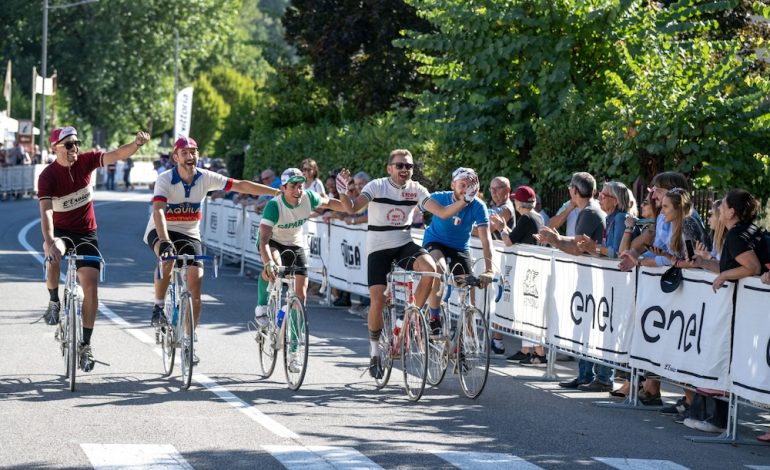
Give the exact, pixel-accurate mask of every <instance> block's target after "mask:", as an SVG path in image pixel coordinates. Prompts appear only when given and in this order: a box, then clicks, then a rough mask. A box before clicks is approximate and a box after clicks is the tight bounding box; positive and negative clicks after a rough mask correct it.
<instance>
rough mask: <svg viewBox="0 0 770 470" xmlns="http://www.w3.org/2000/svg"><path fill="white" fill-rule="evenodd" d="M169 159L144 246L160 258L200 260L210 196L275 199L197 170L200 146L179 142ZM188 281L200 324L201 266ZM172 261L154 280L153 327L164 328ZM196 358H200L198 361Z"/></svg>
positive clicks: (259, 188)
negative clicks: (183, 256) (194, 257)
mask: <svg viewBox="0 0 770 470" xmlns="http://www.w3.org/2000/svg"><path fill="white" fill-rule="evenodd" d="M171 158H172V159H173V161H174V164H175V165H176V166H175V167H174V168H172V169H170V170H168V171H165V172H163V173H161V174H160V175H158V179H157V181H156V182H155V188H154V194H153V197H152V216H151V217H150V220H149V221H148V222H147V228H146V229H145V232H144V242H145V243H147V245H148V246H149V247H150V248H151V249H152V250H153V252H154V253H155V255H156V256H161V255H170V254H174V253H179V254H188V255H202V254H203V247H202V245H201V234H200V222H201V217H202V213H201V208H202V204H201V203H202V202H203V200H204V199H205V198H206V193H208V192H209V191H217V190H224V191H238V192H240V193H245V194H252V195H255V196H262V195H271V196H274V195H275V194H276V189H274V188H271V187H269V186H265V185H262V184H257V183H253V182H251V181H243V180H235V179H232V178H228V177H226V176H223V175H220V174H219V173H215V172H213V171H209V170H204V169H201V168H198V158H199V154H198V143H197V142H195V140H194V139H192V138H188V137H180V138H179V139H178V140H177V141H176V143H175V144H174V152H173V154H172V155H171ZM188 264H190V268H189V270H188V271H187V282H188V287H189V288H190V292H191V293H192V297H193V317H194V318H195V325H197V324H198V319H199V318H200V312H201V284H202V279H203V265H202V263H198V262H196V263H188ZM171 267H172V265H171V262H166V263H164V266H163V271H164V273H163V276H162V277H161V278H158V277H157V276H156V278H155V305H154V306H153V309H152V325H153V326H159V325H161V324H162V323H163V322H164V321H165V319H166V317H165V315H163V303H164V299H163V298H164V296H165V295H166V289H168V285H169V282H171V277H170V275H169V274H170V272H171ZM196 359H197V358H196Z"/></svg>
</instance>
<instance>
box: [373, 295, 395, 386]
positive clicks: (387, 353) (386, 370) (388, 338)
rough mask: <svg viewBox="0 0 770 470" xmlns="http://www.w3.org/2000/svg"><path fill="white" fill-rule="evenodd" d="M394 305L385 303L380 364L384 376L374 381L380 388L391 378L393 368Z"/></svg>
mask: <svg viewBox="0 0 770 470" xmlns="http://www.w3.org/2000/svg"><path fill="white" fill-rule="evenodd" d="M391 315H392V307H391V306H390V305H385V307H384V308H383V309H382V331H380V347H379V354H380V366H381V367H382V377H380V378H379V379H378V378H377V377H375V378H374V383H375V385H376V386H377V388H378V389H380V388H383V387H384V386H385V385H387V384H388V380H390V373H391V371H392V370H393V349H394V348H393V340H392V337H393V334H394V331H393V317H392V316H391Z"/></svg>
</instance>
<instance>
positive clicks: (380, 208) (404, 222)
mask: <svg viewBox="0 0 770 470" xmlns="http://www.w3.org/2000/svg"><path fill="white" fill-rule="evenodd" d="M413 168H414V160H413V158H412V154H411V153H410V152H409V150H405V149H397V150H394V151H392V152H391V153H390V158H389V160H388V165H387V171H388V174H389V175H390V176H389V177H387V178H378V179H375V180H373V181H370V182H369V183H367V185H366V186H364V189H363V190H362V191H361V195H360V196H358V198H357V199H356V200H355V203H354V204H353V210H352V212H356V211H358V210H360V209H362V208H363V207H365V206H366V205H367V204H368V205H369V230H368V232H367V235H366V249H367V253H368V257H367V263H368V273H367V274H368V283H369V296H370V297H371V302H372V303H371V307H370V308H369V321H368V326H369V345H370V357H371V359H370V361H369V374H370V375H371V376H372V377H374V378H381V377H382V364H381V360H380V350H379V340H380V334H381V333H382V309H383V308H384V307H385V287H386V283H387V275H388V273H389V272H390V267H391V264H392V263H393V262H394V261H395V262H397V263H398V264H399V266H401V267H402V268H404V269H409V270H416V271H426V272H435V271H436V263H435V261H433V258H431V256H430V255H429V254H428V252H427V251H425V249H424V248H422V247H421V246H420V245H418V244H416V243H414V241H412V235H411V227H412V213H413V209H414V207H415V206H417V207H418V208H419V209H420V210H427V211H429V212H431V213H433V214H435V215H437V216H439V217H441V218H442V219H448V218H451V217H452V216H454V215H455V214H457V213H458V212H460V210H462V209H463V208H464V207H465V206H467V205H468V204H469V203H470V202H472V201H473V200H474V199H475V197H476V193H477V192H478V190H479V185H478V180H476V181H474V182H473V183H472V184H469V185H468V189H467V191H466V193H465V195H464V197H463V198H460V199H459V200H457V201H455V202H453V203H452V204H450V205H448V206H444V205H442V204H441V203H439V202H438V201H436V200H435V199H432V198H431V196H430V193H429V192H428V190H427V189H425V187H424V186H423V185H421V184H420V183H418V182H416V181H413V180H412V170H413ZM432 281H433V278H430V277H424V278H423V279H421V280H420V283H419V284H418V286H417V289H416V290H415V301H416V304H417V305H418V306H422V305H423V304H424V303H425V299H427V298H428V294H429V293H430V289H431V285H432Z"/></svg>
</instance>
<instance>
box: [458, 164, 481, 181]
mask: <svg viewBox="0 0 770 470" xmlns="http://www.w3.org/2000/svg"><path fill="white" fill-rule="evenodd" d="M474 178H476V179H478V175H476V170H474V169H473V168H463V167H460V168H458V169H456V170H455V171H453V172H452V181H457V180H465V179H474Z"/></svg>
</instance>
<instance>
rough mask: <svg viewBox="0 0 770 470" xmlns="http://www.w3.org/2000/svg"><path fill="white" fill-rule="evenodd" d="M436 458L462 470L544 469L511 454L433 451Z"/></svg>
mask: <svg viewBox="0 0 770 470" xmlns="http://www.w3.org/2000/svg"><path fill="white" fill-rule="evenodd" d="M430 452H431V453H432V454H433V455H435V456H436V457H440V458H441V459H443V460H445V461H447V462H449V463H450V464H452V465H454V466H455V467H457V468H459V469H461V470H475V469H488V468H494V469H495V470H537V469H542V467H538V466H537V465H535V464H533V463H529V462H527V461H526V460H524V459H522V458H521V457H516V456H515V455H511V454H502V453H491V452H457V451H448V450H431V451H430Z"/></svg>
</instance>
